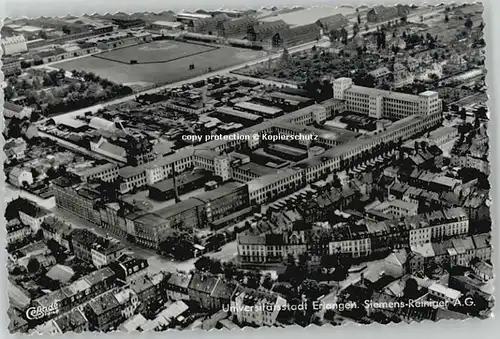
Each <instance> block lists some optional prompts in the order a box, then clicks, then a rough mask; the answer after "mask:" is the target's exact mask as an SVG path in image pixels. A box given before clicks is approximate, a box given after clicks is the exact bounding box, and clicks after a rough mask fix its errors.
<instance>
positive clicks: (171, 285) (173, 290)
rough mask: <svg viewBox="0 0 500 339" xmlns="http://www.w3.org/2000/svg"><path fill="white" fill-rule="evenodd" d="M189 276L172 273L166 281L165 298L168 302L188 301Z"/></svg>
mask: <svg viewBox="0 0 500 339" xmlns="http://www.w3.org/2000/svg"><path fill="white" fill-rule="evenodd" d="M190 281H191V275H184V274H179V273H173V274H172V275H171V276H170V278H169V279H168V281H167V284H166V288H167V296H168V298H169V299H170V300H189V289H188V287H189V283H190Z"/></svg>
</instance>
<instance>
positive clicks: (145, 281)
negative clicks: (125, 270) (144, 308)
mask: <svg viewBox="0 0 500 339" xmlns="http://www.w3.org/2000/svg"><path fill="white" fill-rule="evenodd" d="M153 286H154V285H153V283H152V282H151V280H150V279H149V278H148V277H147V276H144V275H143V276H139V277H137V278H136V279H134V280H132V281H131V282H130V288H131V289H132V290H133V291H134V292H135V293H137V294H140V293H142V292H144V291H147V290H149V289H150V288H152V287H153Z"/></svg>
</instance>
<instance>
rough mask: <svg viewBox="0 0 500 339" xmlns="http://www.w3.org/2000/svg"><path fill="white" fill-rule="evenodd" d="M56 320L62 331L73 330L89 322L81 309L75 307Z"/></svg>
mask: <svg viewBox="0 0 500 339" xmlns="http://www.w3.org/2000/svg"><path fill="white" fill-rule="evenodd" d="M54 321H55V323H56V324H57V326H58V327H59V329H60V330H61V332H62V333H67V332H72V331H74V330H75V329H76V328H78V327H81V326H82V325H84V324H86V323H87V322H88V320H87V318H86V317H85V316H84V315H83V313H82V312H81V311H80V310H79V309H73V310H71V311H70V312H68V313H66V314H65V315H63V316H62V317H59V318H57V319H55V320H54Z"/></svg>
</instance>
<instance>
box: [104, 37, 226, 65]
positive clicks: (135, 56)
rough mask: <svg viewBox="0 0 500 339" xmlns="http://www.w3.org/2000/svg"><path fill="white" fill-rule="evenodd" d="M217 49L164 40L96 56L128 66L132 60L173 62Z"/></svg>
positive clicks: (139, 61)
mask: <svg viewBox="0 0 500 339" xmlns="http://www.w3.org/2000/svg"><path fill="white" fill-rule="evenodd" d="M217 48H218V47H215V46H210V45H204V44H192V43H183V42H178V41H167V40H163V41H154V42H151V43H148V44H143V45H135V46H130V47H125V48H120V49H117V50H114V51H109V52H104V53H100V54H98V55H96V56H97V57H99V58H103V59H107V60H110V61H118V62H124V63H127V64H128V63H130V60H136V61H137V63H139V64H140V63H152V62H167V61H172V60H176V59H180V58H185V57H189V56H191V55H196V54H200V53H205V52H208V51H212V50H215V49H217Z"/></svg>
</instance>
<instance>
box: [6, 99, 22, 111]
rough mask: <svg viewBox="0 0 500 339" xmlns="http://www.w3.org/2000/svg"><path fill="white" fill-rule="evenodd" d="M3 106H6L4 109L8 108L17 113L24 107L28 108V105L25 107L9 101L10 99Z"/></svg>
mask: <svg viewBox="0 0 500 339" xmlns="http://www.w3.org/2000/svg"><path fill="white" fill-rule="evenodd" d="M3 107H4V109H7V110H9V111H14V112H16V113H20V112H21V111H22V110H23V109H25V108H26V107H23V106H20V105H16V104H13V103H11V102H8V101H5V102H4V104H3Z"/></svg>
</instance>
